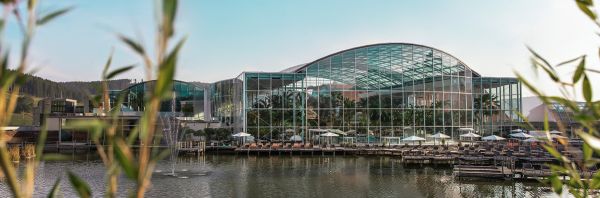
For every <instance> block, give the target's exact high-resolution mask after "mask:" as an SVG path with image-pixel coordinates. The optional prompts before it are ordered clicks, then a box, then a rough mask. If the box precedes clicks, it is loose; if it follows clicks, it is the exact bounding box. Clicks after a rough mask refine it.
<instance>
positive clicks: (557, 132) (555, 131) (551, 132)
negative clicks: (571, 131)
mask: <svg viewBox="0 0 600 198" xmlns="http://www.w3.org/2000/svg"><path fill="white" fill-rule="evenodd" d="M550 134H562V132H560V131H557V130H552V131H550Z"/></svg>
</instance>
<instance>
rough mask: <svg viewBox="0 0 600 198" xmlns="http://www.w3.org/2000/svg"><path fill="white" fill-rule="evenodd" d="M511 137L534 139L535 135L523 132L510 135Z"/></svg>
mask: <svg viewBox="0 0 600 198" xmlns="http://www.w3.org/2000/svg"><path fill="white" fill-rule="evenodd" d="M510 136H511V137H516V138H531V137H533V135H529V134H527V133H523V132H519V133H513V134H510Z"/></svg>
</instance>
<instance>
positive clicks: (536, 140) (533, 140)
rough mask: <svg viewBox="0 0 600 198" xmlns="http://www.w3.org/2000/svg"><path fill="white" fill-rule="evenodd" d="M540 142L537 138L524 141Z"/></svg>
mask: <svg viewBox="0 0 600 198" xmlns="http://www.w3.org/2000/svg"><path fill="white" fill-rule="evenodd" d="M539 141H540V140H538V139H536V138H527V139H525V140H523V142H539Z"/></svg>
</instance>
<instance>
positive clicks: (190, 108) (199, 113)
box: [120, 81, 204, 120]
mask: <svg viewBox="0 0 600 198" xmlns="http://www.w3.org/2000/svg"><path fill="white" fill-rule="evenodd" d="M154 83H155V81H147V82H143V83H138V84H135V85H132V86H131V87H129V88H127V89H124V90H122V91H121V93H120V94H122V95H123V96H124V97H125V98H124V103H123V109H129V110H132V111H144V109H145V102H144V101H145V99H146V96H147V93H148V92H149V91H151V90H153V86H154ZM173 94H174V97H173V99H172V100H165V101H163V102H162V103H161V106H160V112H172V107H173V106H174V107H175V110H174V111H175V112H176V113H179V114H180V117H186V118H190V119H199V120H204V88H202V87H199V86H196V85H194V84H191V83H186V82H181V81H174V82H173ZM173 103H174V104H173Z"/></svg>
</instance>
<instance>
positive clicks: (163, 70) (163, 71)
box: [154, 38, 186, 98]
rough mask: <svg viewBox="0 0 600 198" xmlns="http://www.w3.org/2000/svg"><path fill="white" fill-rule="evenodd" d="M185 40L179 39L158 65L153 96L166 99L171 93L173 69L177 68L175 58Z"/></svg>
mask: <svg viewBox="0 0 600 198" xmlns="http://www.w3.org/2000/svg"><path fill="white" fill-rule="evenodd" d="M185 40H186V38H184V39H181V40H180V41H179V42H178V43H177V45H176V46H175V48H174V49H173V51H171V53H169V54H168V55H167V58H166V59H165V60H164V61H163V62H162V63H161V64H160V66H159V72H158V79H156V84H155V86H156V88H155V92H154V94H155V96H159V97H161V98H168V97H169V96H170V93H171V91H172V88H171V87H172V84H173V78H174V77H175V68H176V66H177V56H178V54H179V50H180V49H181V47H182V46H183V44H184V43H185Z"/></svg>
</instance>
